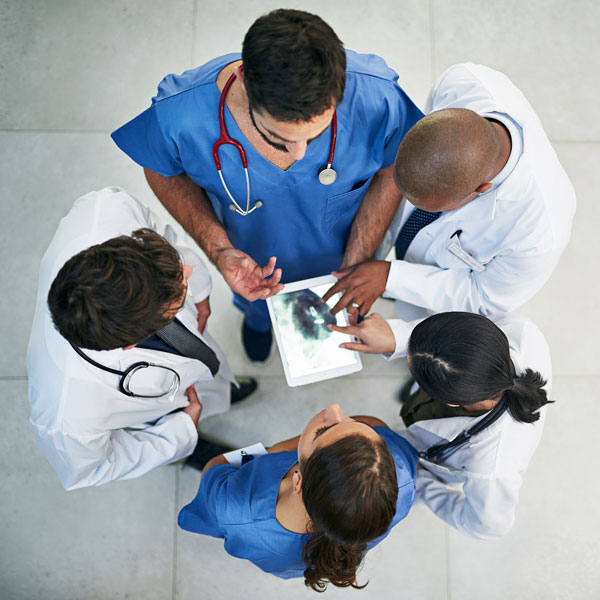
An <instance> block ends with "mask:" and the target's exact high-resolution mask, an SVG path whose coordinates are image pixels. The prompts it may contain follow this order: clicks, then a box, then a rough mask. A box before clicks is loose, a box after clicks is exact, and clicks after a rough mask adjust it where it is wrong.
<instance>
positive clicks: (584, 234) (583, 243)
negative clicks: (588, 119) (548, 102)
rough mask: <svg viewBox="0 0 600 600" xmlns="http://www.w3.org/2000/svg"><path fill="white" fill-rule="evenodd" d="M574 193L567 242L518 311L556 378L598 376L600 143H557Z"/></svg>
mask: <svg viewBox="0 0 600 600" xmlns="http://www.w3.org/2000/svg"><path fill="white" fill-rule="evenodd" d="M556 149H557V153H558V156H559V158H560V160H561V162H562V164H563V166H564V167H565V169H566V171H567V173H568V174H569V176H570V178H571V181H572V183H573V186H574V187H575V192H576V193H577V213H576V214H575V220H574V225H573V232H572V235H571V241H570V243H569V245H568V247H567V249H566V251H565V253H564V255H563V256H562V258H561V261H560V262H559V264H558V267H557V268H556V271H555V272H554V274H553V275H552V277H551V279H550V281H549V282H548V283H547V284H546V286H545V287H544V288H543V289H542V290H541V291H540V292H539V293H538V294H537V295H536V296H535V297H534V298H533V299H532V300H531V301H530V302H528V303H527V304H526V305H525V306H524V307H523V308H522V309H521V310H520V311H519V312H522V313H523V314H525V315H527V316H529V317H530V318H531V319H533V320H534V321H535V322H536V323H537V325H538V326H539V327H540V329H541V330H542V331H543V332H544V334H545V336H546V338H547V340H548V344H549V345H550V350H551V353H552V362H553V371H554V374H555V375H599V374H600V367H599V366H598V344H597V338H598V335H599V333H600V327H599V325H598V314H599V311H600V280H599V279H598V276H597V274H598V264H599V263H600V236H598V231H597V230H598V223H600V205H599V204H598V200H597V197H598V188H599V186H600V172H599V170H598V168H597V165H598V164H600V144H582V143H560V144H556Z"/></svg>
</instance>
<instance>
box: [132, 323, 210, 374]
mask: <svg viewBox="0 0 600 600" xmlns="http://www.w3.org/2000/svg"><path fill="white" fill-rule="evenodd" d="M138 346H139V347H140V348H148V349H152V350H162V351H163V352H171V353H172V354H179V355H180V356H187V357H188V358H195V359H196V360H199V361H200V362H202V363H204V364H205V365H206V366H207V367H208V368H209V369H210V372H211V373H212V375H213V377H214V376H215V375H216V373H217V371H218V370H219V359H218V358H217V355H216V354H215V353H214V351H213V349H212V348H211V347H210V346H208V345H207V344H205V343H204V342H203V341H202V340H201V339H200V338H199V337H197V336H195V335H194V334H193V333H192V332H190V331H188V329H187V328H186V327H185V325H183V324H182V323H181V322H180V321H178V320H177V319H173V321H171V322H170V323H169V324H168V325H167V326H166V327H163V328H162V329H160V330H159V331H157V332H156V333H155V334H154V335H152V336H150V337H149V338H148V339H147V340H144V341H143V342H142V343H140V344H138Z"/></svg>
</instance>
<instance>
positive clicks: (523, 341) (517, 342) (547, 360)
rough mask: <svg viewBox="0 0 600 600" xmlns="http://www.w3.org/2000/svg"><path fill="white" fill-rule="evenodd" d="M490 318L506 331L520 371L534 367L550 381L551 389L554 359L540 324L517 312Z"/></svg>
mask: <svg viewBox="0 0 600 600" xmlns="http://www.w3.org/2000/svg"><path fill="white" fill-rule="evenodd" d="M490 319H491V320H492V321H493V322H494V323H495V324H496V325H497V326H498V327H499V328H500V329H501V330H502V331H503V332H504V334H505V335H506V337H507V338H508V343H509V345H510V355H511V358H512V360H513V362H514V363H515V368H516V370H517V372H518V373H521V372H523V371H525V370H526V369H532V370H533V371H537V372H538V373H540V374H541V375H542V377H543V378H544V379H546V380H547V381H548V385H547V386H546V390H547V391H548V392H549V391H550V383H551V380H552V360H551V356H550V348H549V346H548V342H547V341H546V338H545V337H544V334H543V333H542V332H541V331H540V329H539V328H538V326H537V325H536V324H535V323H534V322H533V321H531V320H530V319H527V318H526V317H523V316H522V315H518V314H515V313H506V314H501V315H492V316H491V317H490Z"/></svg>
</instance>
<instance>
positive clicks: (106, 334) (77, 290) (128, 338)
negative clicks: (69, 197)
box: [48, 229, 185, 350]
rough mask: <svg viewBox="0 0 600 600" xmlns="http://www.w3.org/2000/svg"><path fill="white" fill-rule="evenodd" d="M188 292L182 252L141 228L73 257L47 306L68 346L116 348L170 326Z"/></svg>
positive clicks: (133, 342)
mask: <svg viewBox="0 0 600 600" xmlns="http://www.w3.org/2000/svg"><path fill="white" fill-rule="evenodd" d="M184 291H185V286H184V282H183V271H182V264H181V259H180V257H179V254H178V252H177V250H175V248H173V246H171V245H170V244H169V242H167V240H165V239H164V238H163V237H162V236H161V235H159V234H158V233H156V232H155V231H152V230H151V229H138V230H137V231H134V232H133V233H132V234H131V236H126V235H122V236H120V237H116V238H113V239H110V240H108V241H106V242H104V243H102V244H98V245H95V246H91V247H90V248H88V249H87V250H83V251H81V252H79V254H76V255H75V256H73V257H72V258H70V259H69V260H68V261H67V262H66V263H65V264H64V265H63V267H62V268H61V270H60V271H59V272H58V275H57V276H56V278H55V279H54V281H53V282H52V286H51V287H50V292H49V294H48V307H49V309H50V313H51V315H52V320H53V322H54V325H55V327H56V329H58V331H59V332H60V334H61V335H62V336H63V337H64V338H65V339H67V340H68V341H69V342H71V343H72V344H74V345H75V346H79V347H81V348H89V349H91V350H111V349H113V348H122V347H124V346H129V345H131V344H137V343H138V342H141V341H143V340H145V339H146V338H148V337H149V336H151V335H152V334H153V333H155V332H156V331H158V330H159V329H162V328H163V327H165V325H167V324H168V323H169V322H170V321H171V320H172V319H173V316H174V314H173V311H170V310H169V309H170V308H171V307H172V306H173V304H174V303H176V302H179V301H182V300H183V298H182V296H183V294H184Z"/></svg>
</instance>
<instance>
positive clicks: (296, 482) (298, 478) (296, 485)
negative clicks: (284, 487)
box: [292, 469, 302, 494]
mask: <svg viewBox="0 0 600 600" xmlns="http://www.w3.org/2000/svg"><path fill="white" fill-rule="evenodd" d="M292 490H293V492H294V494H301V493H302V473H300V469H296V470H295V471H294V474H293V475H292Z"/></svg>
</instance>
